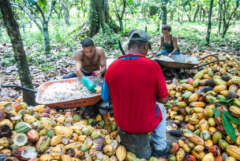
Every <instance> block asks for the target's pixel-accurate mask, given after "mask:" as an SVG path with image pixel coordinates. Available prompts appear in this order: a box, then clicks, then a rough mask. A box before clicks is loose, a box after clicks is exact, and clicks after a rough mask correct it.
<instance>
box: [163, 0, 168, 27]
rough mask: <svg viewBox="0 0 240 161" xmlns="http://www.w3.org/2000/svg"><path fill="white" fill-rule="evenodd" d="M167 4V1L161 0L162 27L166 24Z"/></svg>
mask: <svg viewBox="0 0 240 161" xmlns="http://www.w3.org/2000/svg"><path fill="white" fill-rule="evenodd" d="M167 2H168V0H162V14H161V20H162V25H166V24H167Z"/></svg>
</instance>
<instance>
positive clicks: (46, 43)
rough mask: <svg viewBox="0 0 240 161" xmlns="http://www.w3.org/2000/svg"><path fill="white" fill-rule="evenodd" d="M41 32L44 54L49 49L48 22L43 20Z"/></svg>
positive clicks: (47, 52)
mask: <svg viewBox="0 0 240 161" xmlns="http://www.w3.org/2000/svg"><path fill="white" fill-rule="evenodd" d="M42 34H43V37H44V48H45V54H50V51H51V45H50V38H49V32H48V22H46V21H45V22H43V24H42Z"/></svg>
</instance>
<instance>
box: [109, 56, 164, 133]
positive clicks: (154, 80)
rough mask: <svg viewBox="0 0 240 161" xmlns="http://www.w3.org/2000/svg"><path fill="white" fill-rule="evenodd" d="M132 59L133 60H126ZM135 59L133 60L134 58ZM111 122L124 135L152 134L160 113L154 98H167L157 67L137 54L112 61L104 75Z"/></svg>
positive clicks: (159, 118)
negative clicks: (111, 107) (107, 89)
mask: <svg viewBox="0 0 240 161" xmlns="http://www.w3.org/2000/svg"><path fill="white" fill-rule="evenodd" d="M132 57H135V59H128V58H132ZM136 57H137V58H136ZM105 81H106V83H107V85H108V87H109V95H110V99H111V101H112V104H113V113H114V119H115V121H116V123H117V125H118V126H119V127H120V129H122V130H124V131H126V132H128V133H147V132H151V131H153V130H154V129H155V128H156V127H157V126H158V124H159V123H160V121H161V120H162V114H161V112H160V110H159V108H158V107H157V106H156V98H157V97H158V98H166V97H167V96H168V92H167V87H166V82H165V79H164V76H163V73H162V70H161V68H160V66H159V65H158V64H157V63H156V62H154V61H153V60H150V59H147V58H145V56H143V55H141V54H128V55H124V56H122V57H119V59H117V60H116V61H115V62H113V63H112V64H111V65H110V66H109V68H108V70H107V71H106V74H105Z"/></svg>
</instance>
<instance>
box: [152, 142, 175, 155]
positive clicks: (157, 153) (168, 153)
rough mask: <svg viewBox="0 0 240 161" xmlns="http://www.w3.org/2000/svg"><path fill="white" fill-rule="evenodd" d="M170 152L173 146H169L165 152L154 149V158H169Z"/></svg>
mask: <svg viewBox="0 0 240 161" xmlns="http://www.w3.org/2000/svg"><path fill="white" fill-rule="evenodd" d="M170 150H171V145H170V144H167V147H166V148H165V149H164V150H155V149H153V152H152V156H154V157H157V158H158V157H164V158H165V157H166V158H168V156H169V155H170Z"/></svg>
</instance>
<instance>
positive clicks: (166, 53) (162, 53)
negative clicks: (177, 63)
mask: <svg viewBox="0 0 240 161" xmlns="http://www.w3.org/2000/svg"><path fill="white" fill-rule="evenodd" d="M168 54H170V52H168V51H167V50H161V51H160V53H159V54H158V53H157V55H168ZM179 54H180V52H179V51H176V52H174V53H173V54H172V55H179Z"/></svg>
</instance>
